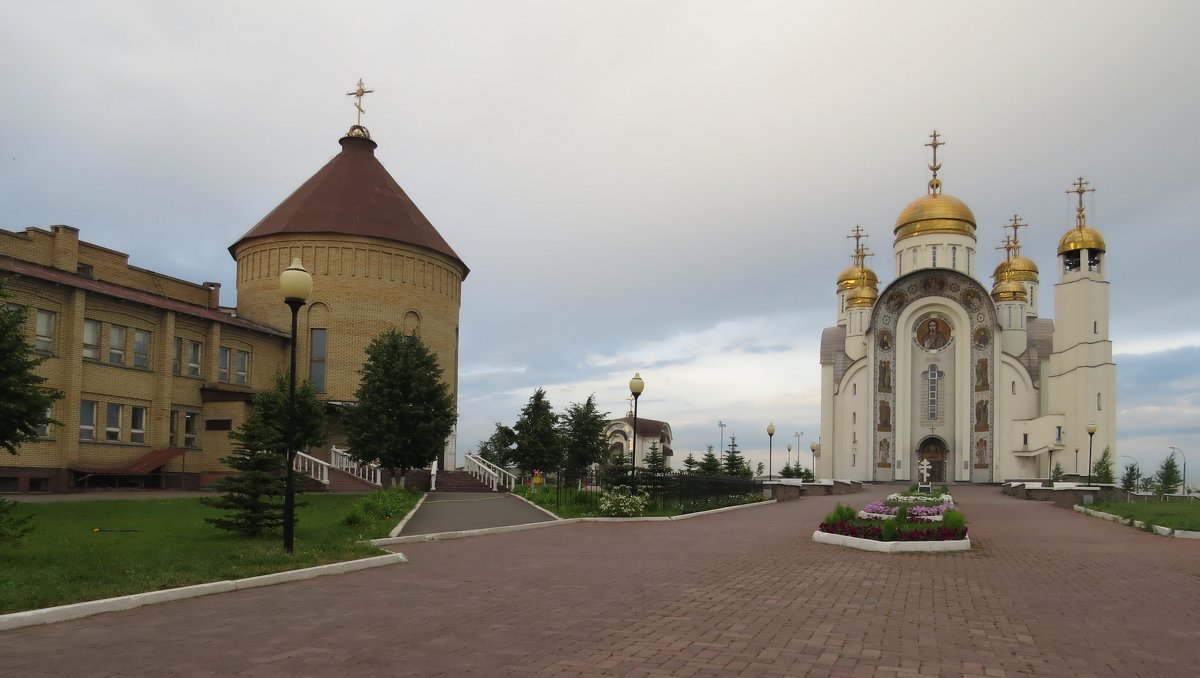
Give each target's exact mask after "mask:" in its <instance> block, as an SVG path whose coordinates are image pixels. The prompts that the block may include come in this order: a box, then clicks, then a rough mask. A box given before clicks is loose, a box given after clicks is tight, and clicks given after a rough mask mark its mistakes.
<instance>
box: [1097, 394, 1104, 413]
mask: <svg viewBox="0 0 1200 678" xmlns="http://www.w3.org/2000/svg"><path fill="white" fill-rule="evenodd" d="M1101 409H1103V408H1101V407H1100V394H1099V393H1097V394H1096V411H1097V412H1098V411H1100V410H1101Z"/></svg>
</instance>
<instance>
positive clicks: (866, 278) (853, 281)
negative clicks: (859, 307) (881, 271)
mask: <svg viewBox="0 0 1200 678" xmlns="http://www.w3.org/2000/svg"><path fill="white" fill-rule="evenodd" d="M860 282H861V283H863V284H865V285H866V286H867V287H872V288H874V287H878V286H879V276H877V275H875V271H872V270H871V269H869V268H867V267H865V266H859V265H858V264H850V265H849V266H847V267H846V270H844V271H842V273H841V275H839V276H838V281H837V288H838V291H839V292H841V291H842V290H848V289H850V288H851V287H855V286H857V285H858V284H859V283H860Z"/></svg>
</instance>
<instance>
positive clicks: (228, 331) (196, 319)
mask: <svg viewBox="0 0 1200 678" xmlns="http://www.w3.org/2000/svg"><path fill="white" fill-rule="evenodd" d="M339 143H340V144H341V146H342V150H341V152H340V153H338V154H337V155H336V156H334V158H333V159H332V160H330V161H329V163H327V164H326V165H325V166H324V167H323V168H321V169H320V170H319V171H318V172H317V173H316V174H314V175H313V176H312V178H310V179H309V180H308V181H306V182H305V183H304V184H302V185H301V186H300V187H299V188H298V189H297V190H296V191H295V192H294V193H293V194H292V195H291V196H289V197H288V198H287V199H285V200H284V201H283V202H282V203H280V205H279V206H278V207H276V208H275V209H274V210H272V211H271V213H270V214H268V215H267V216H266V217H264V218H263V219H262V221H260V222H259V223H258V224H257V225H255V226H254V227H253V228H251V229H250V230H249V231H248V232H247V233H246V234H245V235H244V236H242V237H241V238H239V239H238V241H237V242H235V243H234V244H233V245H232V246H230V248H229V251H230V254H231V255H232V256H233V258H234V259H235V260H236V261H237V293H238V295H237V296H238V306H237V307H236V308H224V307H221V306H220V305H219V292H220V285H218V284H216V283H203V284H199V285H197V284H193V283H188V282H184V281H182V280H177V279H175V278H172V277H170V276H168V275H165V274H163V273H159V272H154V271H148V270H145V269H141V268H137V267H134V266H130V265H129V263H128V255H125V254H122V253H120V252H116V251H113V250H110V249H107V248H104V247H101V246H99V245H95V244H92V243H87V242H83V241H81V240H80V239H79V231H78V230H77V229H75V228H72V227H69V226H53V227H51V228H50V230H48V231H47V230H44V229H40V228H27V229H25V231H24V232H10V231H5V230H0V276H3V277H4V278H5V284H6V287H7V291H8V295H9V298H8V300H7V301H8V303H12V304H19V305H22V306H25V307H27V308H28V310H29V320H28V323H29V324H28V332H29V337H30V342H31V343H32V344H33V345H34V347H35V349H36V350H37V352H39V353H41V354H42V355H44V356H46V358H47V359H46V361H45V362H44V363H43V364H42V365H41V366H40V368H39V369H40V371H41V373H42V374H43V375H45V376H46V377H47V378H48V385H49V386H51V387H54V388H57V389H59V390H61V391H62V392H63V393H64V394H65V396H64V398H62V399H61V400H59V401H58V402H57V403H55V405H54V408H53V411H52V412H51V414H52V416H53V417H54V419H55V420H57V421H58V422H60V423H59V424H56V425H51V426H49V427H48V428H47V429H46V430H45V431H44V432H43V433H44V435H43V436H42V438H41V439H40V440H39V441H37V442H35V443H31V444H26V445H24V446H22V447H21V448H20V454H19V455H16V456H13V455H8V454H0V492H43V491H52V492H57V491H69V490H72V489H77V488H80V487H83V486H85V485H88V486H96V485H110V486H111V485H119V484H150V485H157V484H163V477H162V475H161V474H163V473H167V474H171V475H170V479H169V481H168V482H167V483H166V484H169V485H172V486H178V485H176V483H181V482H184V481H186V482H187V484H188V485H189V486H194V485H196V484H198V483H203V482H205V481H206V480H207V479H208V476H211V474H214V473H220V472H224V471H225V470H226V469H225V468H224V467H223V466H222V464H221V463H220V462H219V461H218V460H219V459H220V458H221V457H223V456H226V455H228V454H229V453H230V452H231V451H232V449H233V448H232V444H231V441H230V440H229V437H228V436H229V432H230V431H231V430H233V429H235V428H237V427H238V426H239V425H240V424H241V423H242V422H243V421H244V420H245V417H246V408H247V405H248V403H249V401H250V398H251V395H252V394H253V393H254V392H255V391H257V390H263V389H267V388H270V387H271V385H272V379H273V377H274V375H275V374H276V373H277V372H280V371H284V370H286V369H287V363H288V358H289V338H290V336H291V335H290V330H291V312H290V311H289V309H288V307H287V306H286V305H285V304H284V303H283V299H282V298H281V296H280V293H279V282H278V280H279V274H280V272H281V271H283V269H285V268H287V266H288V265H289V264H290V263H291V261H292V259H293V258H294V257H298V258H300V260H301V261H302V262H303V264H304V266H305V267H306V268H307V269H308V270H309V272H310V273H311V274H312V276H313V295H312V299H310V300H309V302H310V303H309V304H308V305H307V306H305V307H304V308H303V309H301V312H300V318H299V328H298V333H297V336H298V342H297V349H298V355H299V361H298V366H297V376H298V377H299V378H300V379H306V378H311V379H312V381H313V384H314V385H315V386H316V387H317V390H318V391H319V392H320V393H321V396H322V397H323V398H324V399H325V400H326V401H327V402H328V403H329V404H330V407H331V411H332V412H333V413H334V414H335V415H336V412H337V409H338V408H339V407H340V406H343V405H346V404H349V403H352V402H353V399H354V392H355V390H356V389H357V388H358V383H359V375H358V370H359V368H360V367H361V366H362V363H363V361H364V359H365V353H364V351H365V348H366V346H367V344H368V343H369V342H370V341H371V340H372V339H373V338H374V337H376V336H377V335H379V334H380V333H382V332H383V331H385V330H387V329H389V328H393V327H394V328H397V329H399V330H401V331H404V332H415V333H417V334H418V335H419V336H420V337H421V339H422V341H424V342H425V344H426V345H428V346H429V347H430V348H431V349H432V350H433V351H434V352H435V353H436V354H437V356H438V361H439V364H440V365H441V367H442V369H443V370H444V373H445V380H446V383H447V384H448V385H449V386H450V389H451V391H452V392H454V394H455V399H456V400H457V387H458V335H459V326H458V322H459V307H460V294H461V290H462V281H463V279H465V278H466V276H467V274H468V269H467V266H466V264H464V263H463V261H462V259H461V258H460V257H459V256H458V255H457V254H456V253H455V252H454V250H453V249H452V248H451V247H450V245H449V244H448V243H447V242H446V241H445V240H444V239H443V238H442V237H441V235H440V234H439V233H438V232H437V230H436V229H435V228H434V227H433V225H432V224H431V223H430V222H429V220H428V219H426V218H425V216H424V215H423V214H421V211H420V210H419V209H418V208H417V207H416V205H415V204H414V203H413V202H412V200H411V199H409V197H408V195H406V194H405V192H404V190H403V189H401V188H400V186H399V184H397V183H396V181H395V180H394V179H393V178H392V177H391V175H390V174H388V172H387V170H386V169H384V167H383V165H381V164H380V163H379V161H378V160H377V159H376V158H375V155H374V150H375V148H376V144H375V142H374V141H372V140H371V139H370V136H369V134H368V133H367V131H366V129H365V128H363V127H361V126H358V125H355V126H354V127H352V128H351V130H350V133H349V134H348V135H347V136H346V137H344V138H342V139H341V141H340V142H339ZM183 235H184V234H179V239H178V240H177V241H175V243H174V244H172V243H170V242H168V240H169V239H170V238H171V237H172V236H171V235H170V234H162V235H161V236H160V237H162V238H163V240H164V246H175V245H179V246H184V247H186V239H185V238H184V237H183ZM336 419H337V418H336V416H335V422H336ZM332 434H333V437H334V441H337V439H338V435H339V431H338V430H337V429H336V427H335V429H334V431H332ZM441 464H442V466H443V467H448V468H453V467H454V465H455V463H454V436H453V435H452V436H451V437H450V439H449V440H448V441H447V445H446V448H445V450H444V451H443V453H442V458H441Z"/></svg>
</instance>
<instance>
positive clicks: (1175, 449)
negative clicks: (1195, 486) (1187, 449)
mask: <svg viewBox="0 0 1200 678" xmlns="http://www.w3.org/2000/svg"><path fill="white" fill-rule="evenodd" d="M1167 449H1168V450H1171V453H1172V454H1174V453H1176V452H1178V453H1179V458H1180V459H1183V484H1182V485H1180V486H1179V490H1180V493H1181V494H1185V495H1186V494H1187V493H1188V491H1187V457H1185V456H1183V450H1181V449H1179V448H1178V447H1175V446H1174V445H1172V446H1169V447H1168V448H1167Z"/></svg>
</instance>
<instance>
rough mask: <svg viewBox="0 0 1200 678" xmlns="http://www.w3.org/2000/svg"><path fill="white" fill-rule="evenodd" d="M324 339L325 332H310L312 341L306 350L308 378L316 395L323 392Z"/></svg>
mask: <svg viewBox="0 0 1200 678" xmlns="http://www.w3.org/2000/svg"><path fill="white" fill-rule="evenodd" d="M326 339H327V337H326V334H325V330H323V329H314V330H312V341H311V342H310V343H309V349H308V352H309V359H308V378H309V380H310V381H312V385H313V388H315V389H316V390H317V392H318V393H324V392H325V357H326Z"/></svg>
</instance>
